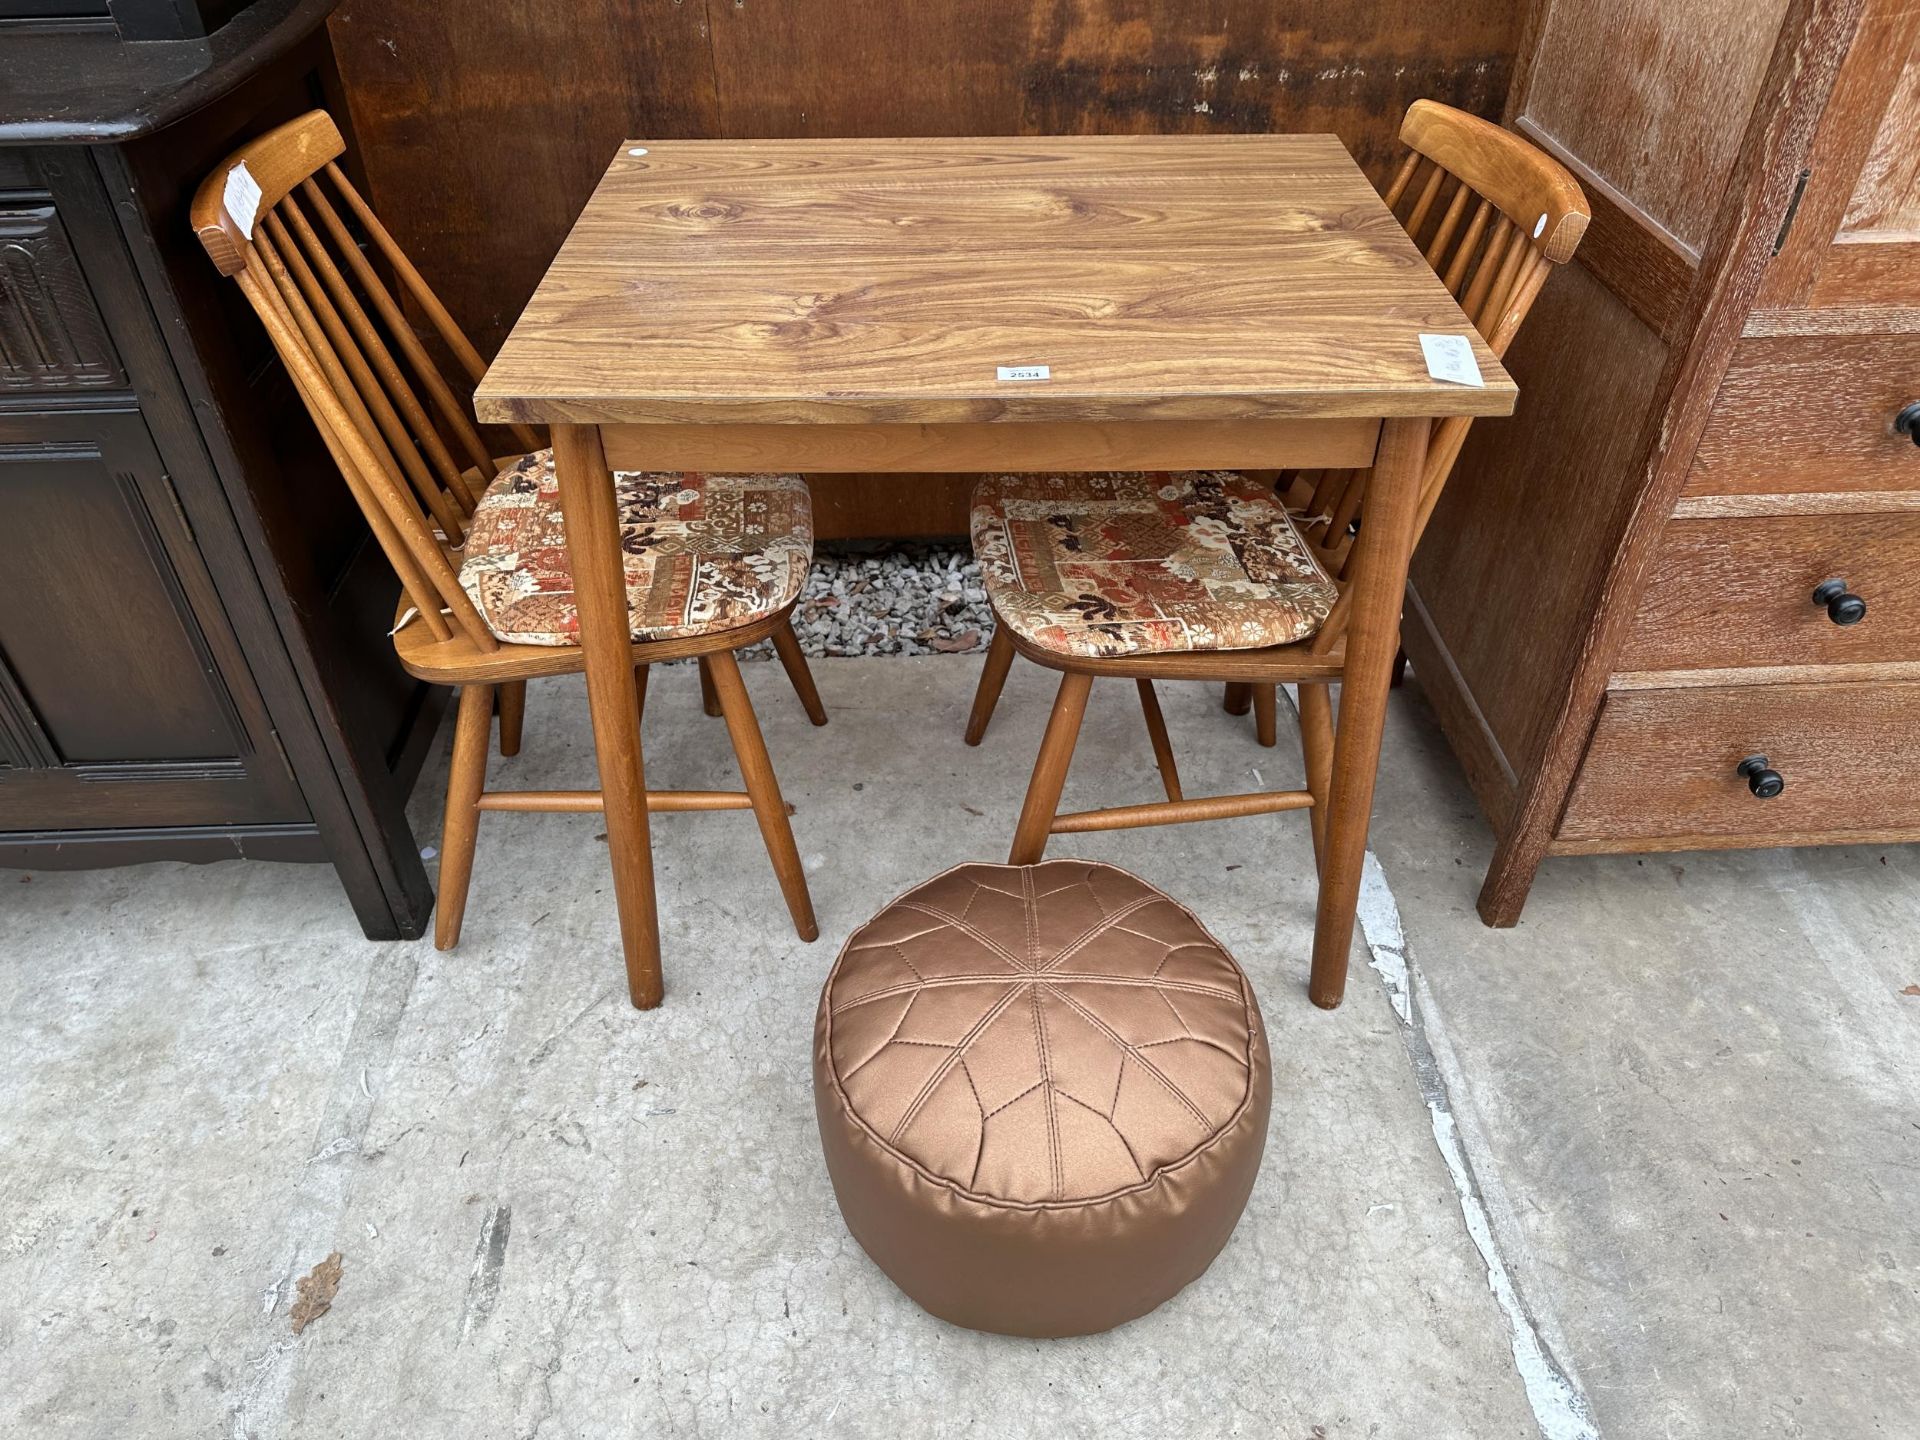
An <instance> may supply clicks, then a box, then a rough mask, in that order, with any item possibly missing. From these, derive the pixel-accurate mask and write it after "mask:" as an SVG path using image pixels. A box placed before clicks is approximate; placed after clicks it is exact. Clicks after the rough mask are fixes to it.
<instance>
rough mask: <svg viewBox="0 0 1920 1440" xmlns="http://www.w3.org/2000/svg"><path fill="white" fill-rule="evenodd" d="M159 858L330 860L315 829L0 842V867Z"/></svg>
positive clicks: (65, 833) (19, 836) (42, 834)
mask: <svg viewBox="0 0 1920 1440" xmlns="http://www.w3.org/2000/svg"><path fill="white" fill-rule="evenodd" d="M156 855H164V856H165V857H166V858H167V859H169V860H184V861H186V862H188V863H190V864H194V865H207V864H211V863H213V862H214V861H217V860H290V861H297V862H301V863H305V864H317V863H321V862H324V861H326V860H327V859H329V858H330V857H329V855H328V854H327V847H326V845H325V844H324V843H323V842H322V841H321V839H320V832H319V830H318V829H317V828H316V827H314V826H312V825H238V826H233V827H229V828H224V829H223V828H220V827H217V826H167V827H158V828H152V829H145V830H16V831H11V832H9V833H8V834H7V835H6V836H5V837H4V838H0V868H6V869H26V870H98V869H104V868H106V867H108V866H114V865H146V864H150V863H151V862H152V861H153V859H154V857H155V856H156Z"/></svg>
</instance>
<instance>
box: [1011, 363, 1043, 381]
mask: <svg viewBox="0 0 1920 1440" xmlns="http://www.w3.org/2000/svg"><path fill="white" fill-rule="evenodd" d="M1000 378H1001V379H1002V380H1051V379H1052V378H1053V367H1052V366H1051V365H1002V366H1001V367H1000Z"/></svg>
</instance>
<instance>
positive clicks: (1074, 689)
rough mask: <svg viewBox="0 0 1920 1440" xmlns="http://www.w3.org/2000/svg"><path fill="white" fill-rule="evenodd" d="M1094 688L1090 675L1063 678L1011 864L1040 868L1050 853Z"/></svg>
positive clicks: (1015, 836)
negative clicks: (1049, 838)
mask: <svg viewBox="0 0 1920 1440" xmlns="http://www.w3.org/2000/svg"><path fill="white" fill-rule="evenodd" d="M1092 688H1093V677H1092V676H1091V675H1087V674H1084V673H1082V672H1078V671H1074V670H1069V671H1067V672H1066V673H1065V674H1063V675H1062V676H1061V677H1060V694H1059V695H1058V696H1057V697H1056V698H1055V700H1054V702H1053V714H1052V716H1051V717H1050V718H1049V719H1048V720H1047V734H1046V738H1045V739H1043V740H1042V741H1041V742H1040V758H1039V759H1037V760H1035V761H1034V763H1033V778H1032V779H1031V780H1029V781H1028V782H1027V799H1026V803H1025V804H1024V805H1023V806H1022V807H1021V809H1020V825H1019V828H1018V829H1016V830H1015V831H1014V832H1013V850H1012V853H1011V854H1009V855H1008V856H1007V863H1008V864H1009V865H1038V864H1039V863H1040V861H1041V858H1042V857H1043V856H1045V855H1046V853H1047V836H1048V835H1049V834H1050V833H1052V830H1053V817H1054V816H1055V815H1056V814H1058V813H1059V810H1060V792H1061V791H1062V790H1064V789H1066V787H1067V767H1068V766H1070V765H1071V764H1073V747H1074V744H1075V743H1076V742H1077V741H1078V740H1079V738H1080V721H1081V720H1082V719H1083V718H1084V717H1085V715H1086V713H1087V692H1088V691H1089V690H1091V689H1092Z"/></svg>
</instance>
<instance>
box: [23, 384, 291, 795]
mask: <svg viewBox="0 0 1920 1440" xmlns="http://www.w3.org/2000/svg"><path fill="white" fill-rule="evenodd" d="M171 497H172V489H171V486H170V483H169V481H168V479H167V476H166V474H165V472H164V470H163V469H162V467H161V464H160V461H159V457H158V456H157V454H156V453H155V451H154V448H153V442H152V440H151V439H150V437H149V436H148V434H147V430H146V426H145V423H144V422H143V421H142V420H141V417H140V415H139V414H138V413H137V412H135V411H130V410H129V411H93V412H84V413H55V414H31V415H22V414H0V831H11V832H21V831H45V830H80V829H99V828H114V829H128V828H135V829H143V828H150V827H175V826H226V825H258V824H271V823H275V822H291V821H303V820H305V819H306V818H307V815H306V809H305V806H304V805H303V804H302V803H301V799H300V796H299V793H298V791H297V789H296V788H295V787H294V784H293V781H292V777H291V775H290V774H289V772H288V769H287V765H286V762H285V759H284V757H283V756H282V755H281V754H280V752H279V750H278V747H277V746H276V744H275V743H274V739H273V734H272V731H271V729H270V728H268V726H267V725H266V723H265V720H264V717H263V716H262V715H261V713H260V707H259V702H258V699H257V697H256V696H254V694H253V691H252V686H251V683H250V682H249V680H248V679H247V677H246V672H245V669H244V665H243V663H242V661H241V659H240V657H239V655H238V652H237V650H236V649H235V647H234V645H233V641H232V637H231V636H230V635H229V634H228V633H227V630H226V626H225V622H224V619H223V617H222V616H221V615H220V613H219V610H218V607H217V604H216V603H215V602H214V601H213V598H212V594H211V590H210V587H209V586H208V585H207V584H206V577H205V575H204V574H203V573H201V571H200V569H199V565H198V559H197V555H196V554H195V552H194V550H193V545H192V538H191V536H190V534H189V533H188V531H187V528H186V523H185V521H184V519H183V518H182V516H181V515H180V513H179V511H178V509H177V508H176V505H175V503H174V501H173V500H172V498H171Z"/></svg>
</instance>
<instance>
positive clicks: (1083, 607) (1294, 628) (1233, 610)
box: [972, 470, 1339, 658]
mask: <svg viewBox="0 0 1920 1440" xmlns="http://www.w3.org/2000/svg"><path fill="white" fill-rule="evenodd" d="M972 528H973V550H974V554H975V555H976V556H977V557H978V558H979V560H980V568H981V570H982V572H983V573H984V575H985V578H986V586H987V593H988V595H989V596H990V597H991V598H992V600H993V608H994V609H995V611H997V612H998V614H999V616H1000V619H1001V620H1002V621H1003V622H1004V623H1006V624H1008V625H1010V626H1012V627H1013V629H1014V631H1015V632H1016V633H1017V634H1019V635H1020V636H1021V637H1022V638H1023V639H1025V640H1028V641H1030V642H1031V643H1033V644H1035V645H1038V646H1041V647H1043V648H1045V649H1048V650H1053V651H1056V652H1058V653H1060V654H1063V655H1079V656H1087V657H1096V658H1099V657H1111V656H1119V655H1148V654H1164V653H1166V652H1168V651H1176V650H1252V649H1258V648H1259V647H1261V646H1264V645H1289V644H1292V643H1294V642H1295V641H1298V640H1304V639H1306V638H1307V637H1308V636H1309V635H1312V634H1313V633H1314V632H1315V631H1316V630H1318V629H1319V628H1320V627H1321V625H1323V624H1324V623H1325V622H1326V619H1327V616H1328V614H1329V613H1331V611H1332V610H1333V605H1334V601H1335V600H1337V599H1338V598H1339V592H1338V591H1337V590H1336V589H1335V588H1334V585H1333V582H1332V581H1331V580H1329V579H1328V578H1327V574H1326V571H1324V570H1323V569H1321V568H1320V563H1319V561H1318V560H1316V559H1315V558H1314V555H1313V552H1312V551H1311V550H1310V549H1309V548H1308V546H1307V543H1306V542H1305V541H1304V540H1303V539H1302V538H1301V536H1300V532H1299V531H1298V530H1296V529H1295V528H1294V524H1293V521H1292V520H1291V519H1290V518H1289V517H1288V515H1287V511H1286V507H1285V506H1284V505H1282V504H1281V502H1280V501H1279V499H1278V498H1276V497H1275V495H1274V494H1273V488H1272V486H1270V485H1263V484H1261V483H1259V482H1257V481H1254V480H1249V479H1247V478H1246V477H1245V476H1242V475H1238V474H1234V473H1231V472H1228V471H1219V470H1204V471H1192V472H1179V473H1171V472H1167V471H1151V472H1146V473H1140V472H1132V473H1125V474H1109V475H1008V476H1002V477H999V478H996V479H991V480H987V481H984V482H982V483H981V485H980V486H979V488H978V489H976V490H975V491H974V495H973V525H972Z"/></svg>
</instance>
